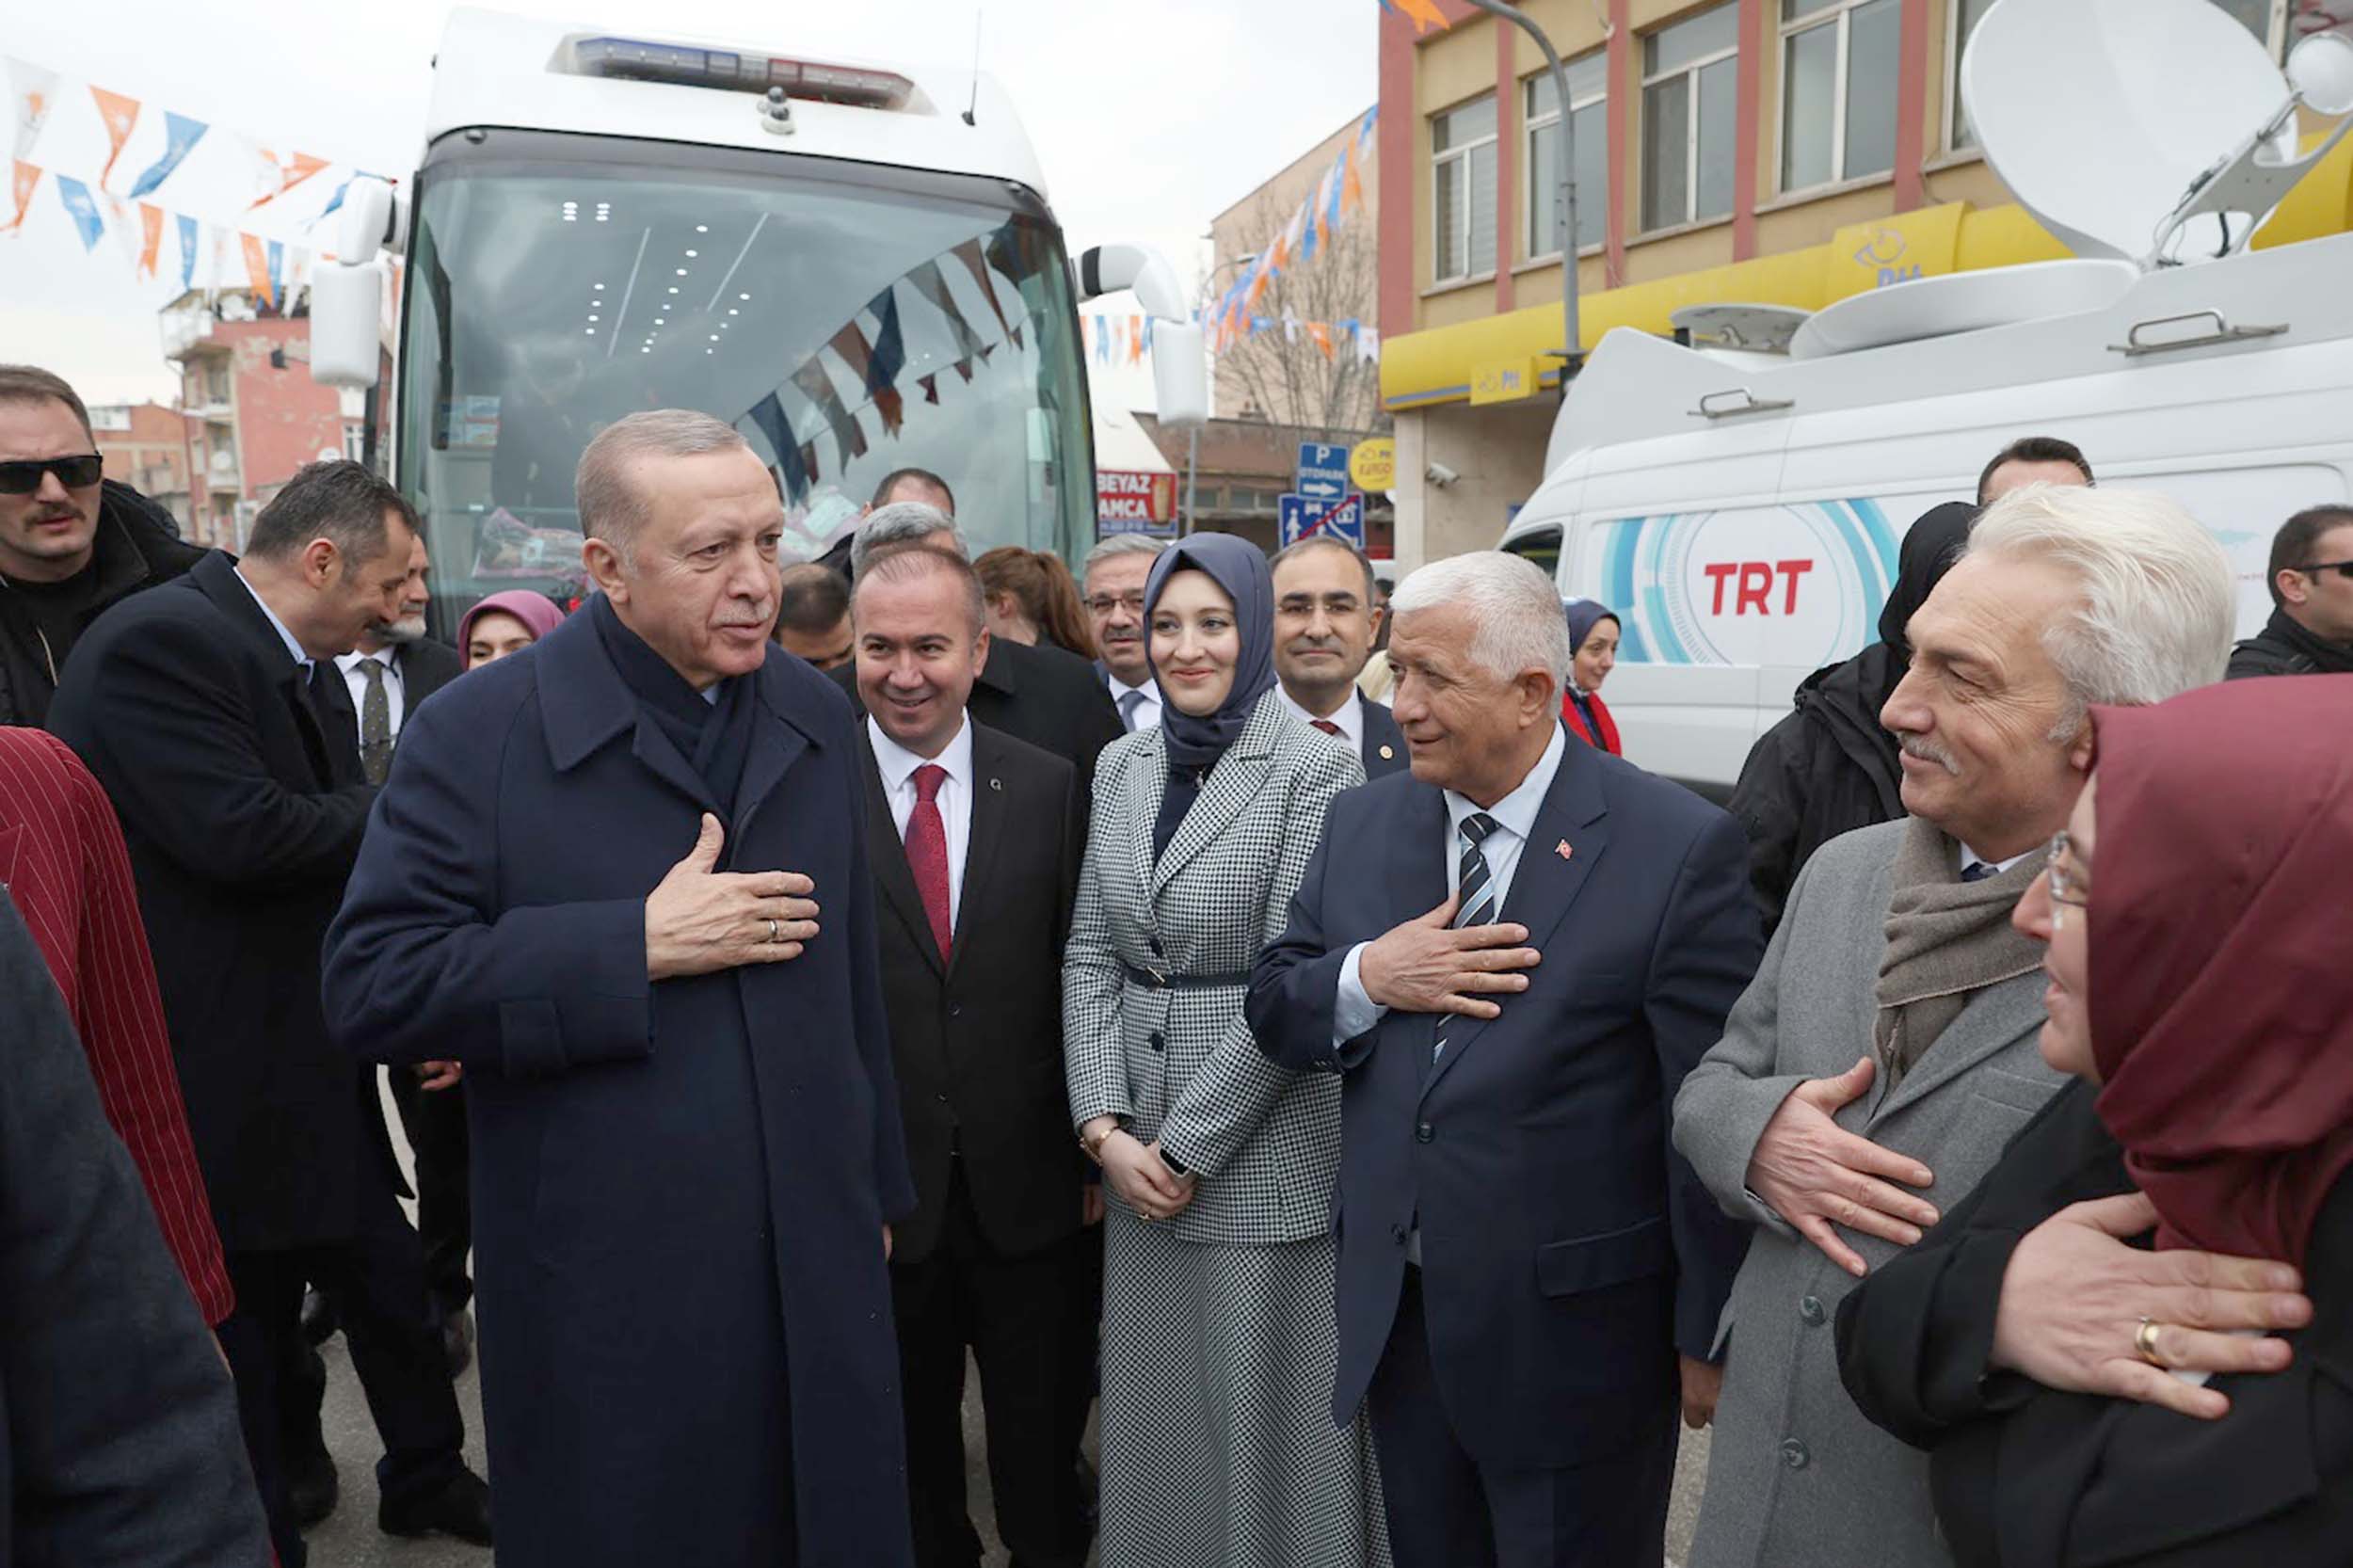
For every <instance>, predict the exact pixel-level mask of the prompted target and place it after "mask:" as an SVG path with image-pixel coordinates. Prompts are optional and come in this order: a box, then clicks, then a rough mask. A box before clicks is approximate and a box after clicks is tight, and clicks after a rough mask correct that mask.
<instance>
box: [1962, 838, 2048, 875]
mask: <svg viewBox="0 0 2353 1568" xmlns="http://www.w3.org/2000/svg"><path fill="white" fill-rule="evenodd" d="M1953 842H1954V843H1956V844H1959V845H1960V847H1961V853H1960V855H1959V856H1958V858H1959V859H1960V861H1961V865H1960V867H1959V868H1958V869H1959V870H1961V871H1963V872H1966V871H1967V870H1968V869H1969V868H1970V867H1972V866H1991V867H1993V874H1994V875H1995V876H1999V875H2001V874H2002V873H2003V872H2006V871H2008V870H2009V869H2010V868H2011V867H2012V866H2015V865H2016V864H2018V862H2019V861H2021V860H2024V859H2025V857H2026V856H2027V855H2035V854H2039V853H2040V852H2041V849H2042V846H2041V844H2037V845H2035V847H2034V848H2033V849H2030V850H2028V851H2026V852H2025V855H2013V856H2010V857H2009V859H2007V860H1988V859H1987V858H1986V857H1985V856H1982V855H1979V854H1978V853H1977V851H1976V850H1974V849H1971V848H1970V847H1969V846H1968V845H1967V844H1963V843H1961V840H1958V839H1956V840H1953Z"/></svg>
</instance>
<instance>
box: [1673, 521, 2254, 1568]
mask: <svg viewBox="0 0 2353 1568" xmlns="http://www.w3.org/2000/svg"><path fill="white" fill-rule="evenodd" d="M2232 608H2233V583H2232V578H2231V568H2230V565H2229V563H2228V561H2227V560H2226V559H2225V557H2224V556H2223V553H2222V551H2221V549H2220V547H2219V546H2217V544H2216V543H2215V542H2214V540H2213V539H2212V538H2211V537H2210V536H2208V535H2207V534H2206V532H2205V530H2204V529H2202V528H2201V527H2200V526H2199V524H2198V522H2197V521H2196V520H2194V519H2192V518H2191V517H2190V516H2189V515H2188V514H2187V513H2185V512H2184V511H2183V510H2182V509H2181V508H2180V507H2179V506H2177V505H2175V504H2172V503H2171V502H2169V501H2167V500H2165V499H2163V498H2161V497H2158V496H2154V495H2150V494H2145V493H2135V492H2132V491H2124V490H2093V489H2082V488H2056V487H2053V486H2050V485H2035V486H2031V487H2029V488H2025V489H2023V490H2020V491H2017V492H2015V493H2013V494H2009V495H2006V496H2004V497H2003V498H2002V499H2001V500H2000V501H1998V502H1996V503H1994V504H1993V505H1992V506H1991V507H1989V508H1988V509H1987V511H1986V512H1985V514H1984V516H1983V518H1982V519H1980V520H1979V521H1978V522H1977V526H1976V528H1975V529H1974V531H1973V532H1972V533H1971V535H1970V539H1969V545H1968V550H1967V552H1966V553H1965V554H1964V555H1963V556H1962V557H1961V561H1960V563H1959V564H1958V565H1956V566H1955V567H1954V568H1952V569H1951V571H1950V572H1948V573H1947V574H1946V575H1945V577H1944V579H1943V580H1942V581H1941V582H1940V583H1939V584H1937V586H1936V588H1935V590H1934V591H1933V592H1932V593H1931V594H1930V595H1929V598H1928V600H1927V602H1926V603H1924V604H1923V605H1922V606H1921V608H1920V609H1919V610H1918V612H1917V613H1915V614H1914V615H1913V616H1912V618H1911V621H1910V624H1909V626H1908V627H1907V628H1906V636H1907V640H1908V641H1909V642H1910V644H1911V647H1912V664H1911V668H1910V670H1909V672H1908V673H1907V674H1906V675H1905V676H1904V678H1903V680H1902V681H1901V682H1900V683H1899V684H1898V685H1897V687H1896V689H1895V692H1894V695H1893V696H1890V697H1889V698H1888V700H1887V703H1886V706H1885V707H1884V708H1883V709H1882V710H1881V715H1880V722H1881V723H1882V724H1884V725H1885V726H1886V727H1887V728H1889V729H1891V730H1893V731H1895V733H1896V735H1897V741H1898V744H1899V745H1900V747H1901V764H1902V769H1903V788H1902V792H1903V804H1904V808H1905V809H1906V810H1907V811H1908V812H1909V813H1910V815H1909V816H1907V817H1905V818H1903V819H1900V820H1898V821H1896V822H1892V823H1882V824H1879V825H1878V826H1874V827H1865V828H1862V829H1859V830H1857V831H1855V832H1852V833H1849V834H1846V835H1844V836H1842V837H1840V838H1836V839H1833V840H1831V841H1830V842H1829V843H1827V844H1825V845H1823V846H1822V847H1821V848H1820V849H1819V850H1817V851H1816V852H1815V854H1814V856H1813V857H1812V858H1811V859H1810V860H1808V861H1807V863H1806V866H1805V869H1804V871H1803V872H1801V874H1800V875H1799V877H1798V880H1797V883H1796V885H1795V887H1794V888H1792V889H1791V891H1790V897H1789V903H1788V905H1787V909H1786V913H1785V917H1784V919H1783V920H1782V923H1781V926H1780V928H1779V929H1778V930H1777V931H1776V932H1775V933H1774V936H1773V940H1772V945H1771V946H1770V948H1769V949H1768V951H1767V952H1766V954H1765V962H1764V965H1763V967H1762V968H1759V969H1758V970H1757V974H1756V979H1755V980H1754V982H1753V984H1751V985H1750V986H1749V989H1748V991H1747V993H1746V994H1745V995H1744V996H1743V997H1742V998H1741V999H1740V1001H1739V1003H1738V1004H1737V1006H1735V1007H1734V1008H1733V1010H1732V1015H1731V1016H1730V1018H1729V1019H1727V1020H1726V1023H1725V1026H1724V1029H1725V1032H1724V1038H1723V1040H1722V1041H1721V1043H1720V1044H1719V1045H1718V1046H1717V1047H1716V1048H1714V1049H1713V1050H1711V1051H1709V1052H1708V1054H1707V1056H1706V1057H1705V1059H1704V1060H1703V1061H1702V1062H1701V1063H1700V1064H1699V1065H1698V1066H1697V1067H1695V1068H1693V1069H1692V1070H1691V1072H1690V1073H1689V1075H1688V1076H1687V1077H1686V1078H1685V1079H1684V1080H1683V1087H1682V1090H1681V1092H1680V1093H1679V1094H1678V1095H1677V1096H1676V1099H1675V1111H1674V1142H1675V1146H1676V1147H1677V1148H1679V1149H1680V1150H1681V1151H1682V1152H1683V1154H1684V1156H1685V1157H1686V1158H1687V1159H1689V1160H1690V1162H1691V1164H1692V1167H1693V1168H1694V1169H1695V1170H1696V1171H1697V1172H1698V1174H1699V1177H1700V1179H1701V1181H1702V1182H1704V1183H1705V1185H1706V1186H1707V1188H1708V1189H1709V1191H1710V1192H1712V1193H1713V1194H1714V1196H1715V1198H1716V1201H1717V1202H1718V1203H1719V1204H1720V1205H1721V1207H1722V1208H1724V1210H1725V1211H1726V1212H1727V1213H1729V1214H1731V1215H1733V1216H1734V1217H1735V1218H1737V1219H1743V1220H1746V1221H1749V1222H1750V1223H1751V1224H1753V1225H1754V1226H1755V1227H1756V1229H1755V1232H1754V1235H1753V1240H1751V1242H1750V1246H1749V1253H1748V1257H1747V1260H1746V1261H1745V1262H1744V1263H1743V1264H1742V1265H1741V1269H1740V1272H1739V1275H1738V1277H1737V1280H1736V1281H1735V1282H1734V1285H1733V1289H1732V1298H1731V1300H1730V1301H1729V1302H1728V1303H1727V1304H1726V1305H1725V1307H1724V1311H1723V1315H1722V1318H1721V1321H1720V1323H1719V1325H1718V1328H1717V1342H1716V1345H1715V1347H1714V1348H1715V1351H1716V1352H1717V1354H1718V1355H1720V1356H1721V1357H1722V1358H1723V1361H1724V1385H1723V1394H1722V1398H1721V1401H1720V1402H1719V1403H1718V1405H1717V1408H1716V1434H1715V1439H1714V1444H1713V1447H1712V1449H1711V1451H1710V1457H1709V1474H1708V1484H1707V1492H1706V1496H1705V1500H1704V1502H1703V1504H1702V1507H1701V1513H1700V1521H1699V1528H1698V1532H1697V1535H1696V1537H1695V1539H1694V1541H1693V1544H1692V1549H1691V1558H1690V1561H1691V1563H1692V1565H1693V1568H1801V1565H1802V1568H1816V1565H1821V1564H1853V1563H1865V1562H1868V1563H1872V1564H1874V1565H1876V1568H1942V1565H1944V1564H1946V1563H1948V1562H1949V1561H1950V1560H1951V1559H1950V1554H1949V1553H1948V1551H1947V1550H1946V1548H1945V1544H1943V1542H1942V1541H1941V1540H1940V1539H1939V1536H1938V1533H1937V1528H1936V1514H1935V1511H1934V1509H1933V1507H1932V1506H1931V1504H1930V1500H1929V1467H1928V1456H1927V1455H1926V1454H1924V1453H1920V1452H1918V1451H1915V1450H1913V1449H1912V1448H1906V1447H1905V1446H1904V1445H1903V1444H1902V1443H1900V1442H1898V1441H1897V1440H1896V1439H1895V1438H1893V1437H1891V1436H1889V1435H1888V1434H1887V1433H1885V1432H1881V1431H1880V1430H1879V1429H1878V1428H1876V1427H1874V1426H1872V1425H1871V1424H1870V1423H1869V1422H1867V1421H1865V1419H1864V1417H1863V1416H1862V1414H1861V1413H1860V1412H1859V1411H1858V1410H1856V1408H1855V1407H1854V1405H1853V1403H1852V1401H1851V1400H1849V1398H1848V1395H1847V1392H1846V1390H1845V1388H1844V1387H1843V1386H1841V1384H1840V1382H1839V1374H1838V1365H1837V1348H1836V1344H1835V1341H1834V1336H1833V1327H1832V1325H1833V1321H1834V1320H1835V1319H1836V1317H1837V1313H1838V1304H1839V1301H1840V1299H1841V1298H1842V1297H1844V1296H1845V1294H1846V1293H1847V1291H1848V1290H1849V1288H1851V1287H1852V1286H1853V1284H1854V1282H1855V1280H1856V1279H1857V1278H1859V1277H1860V1276H1862V1275H1863V1274H1864V1273H1865V1272H1866V1270H1867V1269H1868V1268H1870V1267H1871V1266H1872V1265H1874V1264H1877V1263H1879V1262H1881V1261H1884V1260H1885V1259H1886V1258H1888V1257H1890V1256H1893V1255H1894V1254H1895V1253H1896V1251H1897V1249H1899V1248H1902V1247H1906V1246H1909V1245H1911V1244H1912V1243H1913V1242H1914V1241H1917V1240H1919V1239H1920V1236H1921V1233H1922V1232H1923V1231H1924V1230H1925V1229H1926V1228H1927V1227H1928V1226H1929V1225H1931V1224H1935V1222H1936V1219H1937V1216H1938V1210H1939V1208H1949V1207H1950V1206H1951V1205H1953V1204H1954V1203H1957V1202H1958V1201H1960V1200H1961V1198H1962V1197H1964V1196H1966V1195H1967V1193H1968V1192H1969V1191H1970V1189H1971V1188H1973V1187H1975V1186H1976V1185H1977V1182H1978V1180H1979V1179H1980V1178H1981V1177H1983V1176H1984V1175H1985V1173H1986V1171H1987V1170H1988V1169H1989V1168H1990V1167H1991V1166H1992V1165H1993V1161H1994V1160H1995V1159H1996V1157H1998V1156H1999V1155H2000V1153H2001V1151H2002V1149H2003V1147H2004V1146H2005V1145H2006V1144H2008V1143H2009V1139H2010V1136H2011V1134H2013V1133H2015V1132H2016V1131H2017V1130H2018V1129H2019V1128H2022V1127H2024V1126H2025V1123H2026V1121H2027V1120H2028V1118H2030V1117H2031V1116H2033V1115H2034V1113H2035V1112H2037V1111H2038V1110H2040V1109H2041V1105H2042V1103H2043V1102H2044V1101H2045V1100H2046V1099H2048V1098H2049V1097H2050V1096H2051V1095H2052V1094H2053V1093H2054V1092H2055V1091H2056V1090H2057V1088H2058V1086H2059V1085H2060V1083H2061V1082H2063V1081H2065V1080H2063V1078H2062V1077H2061V1075H2059V1074H2058V1073H2057V1072H2055V1071H2053V1070H2052V1069H2051V1068H2050V1067H2049V1066H2048V1065H2046V1064H2044V1062H2043V1061H2042V1058H2041V1053H2040V1051H2039V1049H2038V1047H2037V1035H2038V1032H2039V1030H2040V1028H2041V1023H2042V992H2043V976H2042V974H2041V948H2040V946H2039V944H2037V943H2035V942H2033V941H2030V940H2028V939H2027V938H2026V937H2025V936H2021V935H2019V934H2018V933H2016V932H2015V931H2013V930H2012V929H2011V927H2010V913H2011V911H2012V909H2013V908H2014V906H2015V905H2016V904H2017V903H2018V900H2019V897H2020V895H2021V894H2023V893H2024V892H2025V890H2026V888H2027V886H2028V884H2030V883H2031V882H2033V880H2034V879H2035V877H2036V876H2037V875H2039V874H2040V873H2041V868H2042V863H2043V860H2044V858H2045V856H2046V855H2047V853H2048V850H2049V846H2050V843H2051V841H2052V836H2053V835H2054V834H2056V833H2057V832H2058V831H2059V829H2060V828H2062V827H2063V826H2065V824H2066V822H2067V815H2068V812H2069V810H2070V809H2071V808H2073V804H2074V801H2075V797H2076V795H2077V794H2078V793H2079V792H2081V790H2082V788H2083V784H2084V779H2085V777H2086V776H2087V774H2088V772H2089V768H2090V766H2091V762H2092V738H2091V734H2092V732H2091V725H2090V720H2089V709H2090V707H2091V706H2092V705H2093V704H2095V703H2099V704H2114V703H2153V702H2159V701H2162V700H2163V699H2165V698H2166V697H2169V696H2173V695H2174V694H2175V693H2177V692H2181V691H2184V690H2186V689H2188V688H2189V687H2192V686H2201V685H2205V684H2207V683H2209V682H2211V681H2215V680H2219V679H2220V678H2221V676H2222V668H2223V664H2224V661H2225V660H2226V659H2227V658H2228V656H2229V653H2230V644H2231V629H2232ZM2113 1245H2114V1246H2115V1247H2117V1248H2118V1249H2120V1250H2121V1249H2122V1248H2123V1246H2124V1243H2123V1242H2121V1241H2116V1242H2114V1243H2113ZM2127 1327H2129V1323H2128V1324H2127ZM2088 1332H2089V1333H2092V1334H2095V1335H2096V1334H2097V1333H2098V1332H2099V1326H2098V1325H2097V1324H2094V1325H2092V1326H2091V1327H2090V1328H2089V1330H2088ZM2127 1349H2128V1347H2127Z"/></svg>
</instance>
